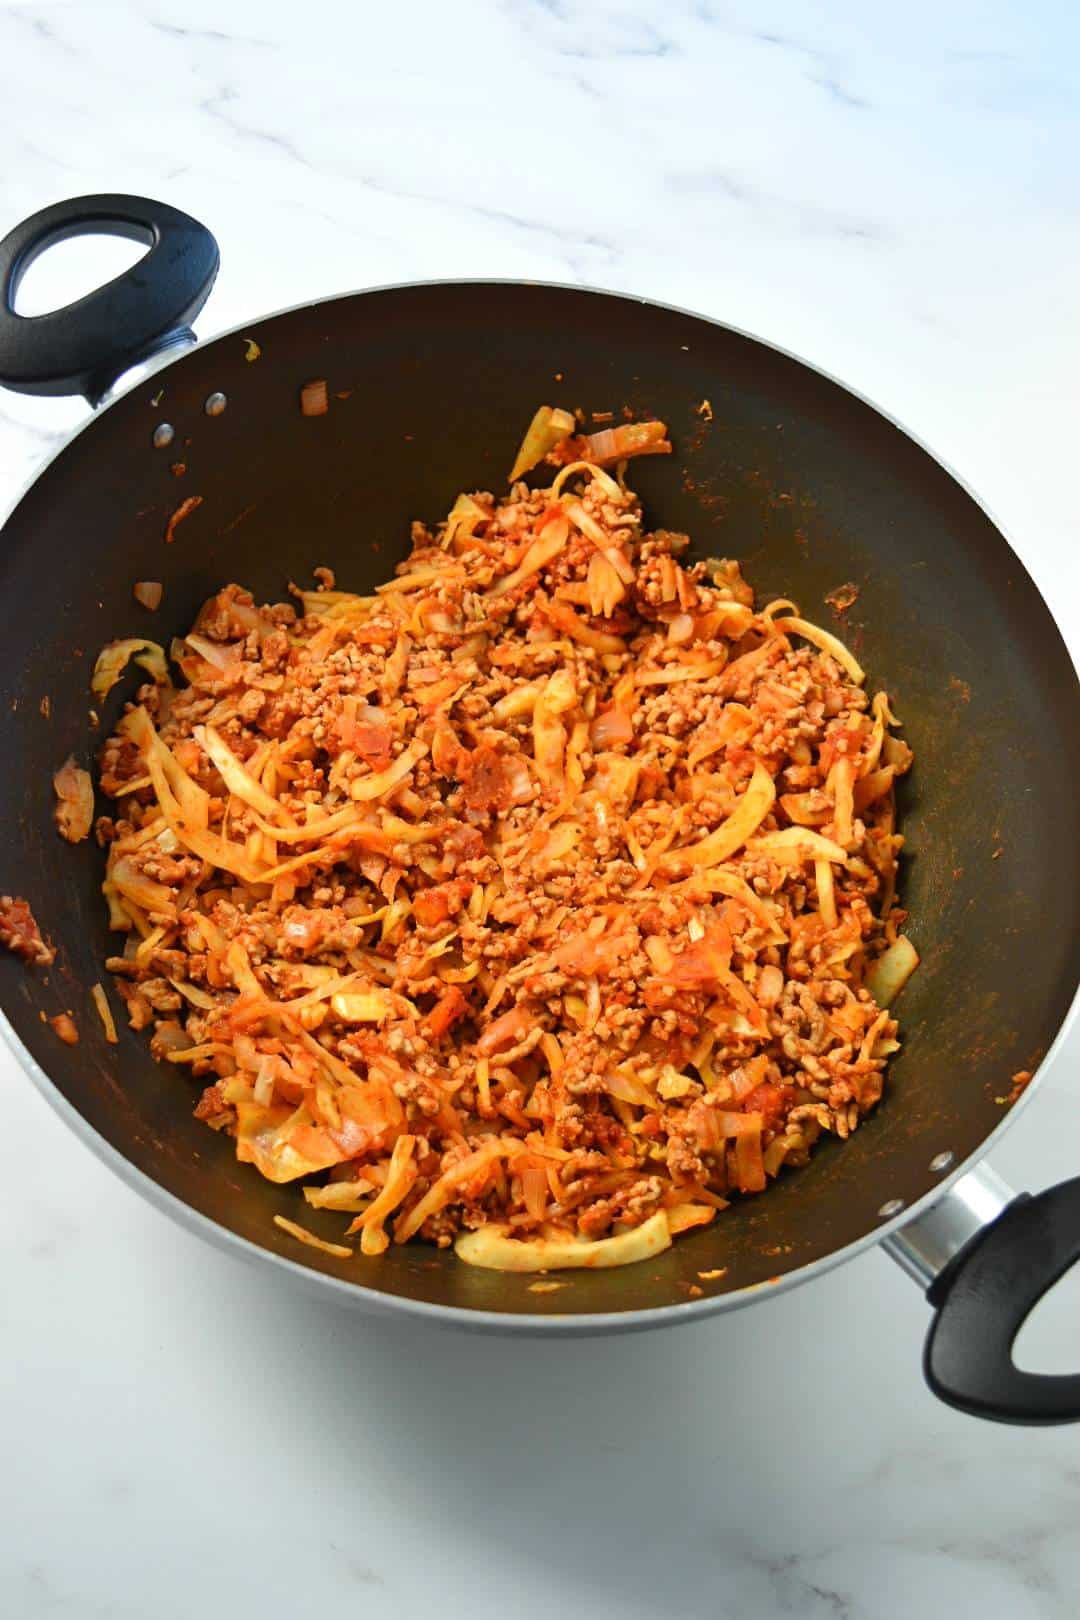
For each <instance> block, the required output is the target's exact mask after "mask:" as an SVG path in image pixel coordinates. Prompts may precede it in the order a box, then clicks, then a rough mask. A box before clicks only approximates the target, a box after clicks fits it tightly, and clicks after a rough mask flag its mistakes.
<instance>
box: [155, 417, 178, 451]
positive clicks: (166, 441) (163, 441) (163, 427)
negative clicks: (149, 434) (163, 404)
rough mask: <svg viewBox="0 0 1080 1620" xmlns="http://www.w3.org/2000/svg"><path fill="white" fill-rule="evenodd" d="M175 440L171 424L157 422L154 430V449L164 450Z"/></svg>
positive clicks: (174, 431)
mask: <svg viewBox="0 0 1080 1620" xmlns="http://www.w3.org/2000/svg"><path fill="white" fill-rule="evenodd" d="M175 438H176V429H175V428H174V427H173V425H172V423H171V422H159V423H158V425H157V427H156V428H155V429H154V449H155V450H164V449H166V448H167V447H168V446H169V445H170V444H172V442H173V440H174V439H175Z"/></svg>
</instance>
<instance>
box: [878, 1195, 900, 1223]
mask: <svg viewBox="0 0 1080 1620" xmlns="http://www.w3.org/2000/svg"><path fill="white" fill-rule="evenodd" d="M903 1207H904V1200H903V1199H902V1198H890V1199H889V1200H888V1201H887V1203H884V1204H882V1206H881V1208H880V1209H879V1210H878V1214H879V1215H880V1216H881V1218H882V1220H883V1221H890V1220H892V1218H893V1216H894V1215H899V1213H900V1211H901V1210H902V1209H903Z"/></svg>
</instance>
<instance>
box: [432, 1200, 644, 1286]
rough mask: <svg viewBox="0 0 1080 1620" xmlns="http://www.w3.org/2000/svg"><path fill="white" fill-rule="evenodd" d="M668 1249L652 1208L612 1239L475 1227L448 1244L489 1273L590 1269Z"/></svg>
mask: <svg viewBox="0 0 1080 1620" xmlns="http://www.w3.org/2000/svg"><path fill="white" fill-rule="evenodd" d="M670 1247H671V1230H670V1228H669V1226H668V1219H667V1214H666V1213H665V1211H664V1210H662V1209H661V1210H657V1212H656V1214H655V1215H650V1217H649V1219H648V1220H647V1221H642V1223H641V1225H640V1226H635V1227H633V1228H632V1229H631V1230H630V1231H629V1232H619V1233H617V1234H616V1236H615V1237H609V1238H597V1239H596V1240H594V1241H590V1240H588V1239H586V1238H575V1237H567V1238H530V1239H528V1240H523V1239H520V1238H511V1237H507V1235H506V1232H505V1231H504V1230H503V1228H502V1227H499V1226H480V1227H478V1228H477V1229H476V1231H475V1232H462V1233H461V1234H460V1236H459V1237H458V1239H457V1242H456V1243H455V1244H454V1253H455V1254H456V1255H457V1257H458V1259H459V1260H464V1261H465V1262H466V1264H468V1265H470V1266H485V1267H486V1268H487V1269H488V1270H491V1271H567V1270H570V1269H572V1268H578V1267H580V1268H581V1269H583V1270H588V1271H595V1270H600V1269H602V1268H606V1267H608V1266H629V1265H634V1264H635V1263H636V1262H637V1261H639V1260H650V1259H652V1258H653V1256H654V1255H658V1254H662V1253H663V1251H664V1250H665V1249H669V1248H670Z"/></svg>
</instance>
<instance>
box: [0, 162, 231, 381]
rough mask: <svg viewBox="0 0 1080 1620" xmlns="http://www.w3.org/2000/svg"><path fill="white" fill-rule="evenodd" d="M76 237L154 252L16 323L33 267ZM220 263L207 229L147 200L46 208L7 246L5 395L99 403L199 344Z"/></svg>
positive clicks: (1, 323) (1, 308)
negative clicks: (164, 357) (199, 318)
mask: <svg viewBox="0 0 1080 1620" xmlns="http://www.w3.org/2000/svg"><path fill="white" fill-rule="evenodd" d="M75 236H121V237H125V238H127V239H128V240H129V241H133V242H144V243H145V244H146V246H147V248H148V250H149V251H148V252H147V253H146V254H144V256H143V257H142V258H141V259H140V260H139V261H138V263H137V264H133V265H132V266H131V268H130V269H128V270H125V271H124V272H123V274H122V275H119V276H115V277H114V278H113V280H112V281H107V282H106V283H105V284H104V286H102V287H97V288H95V289H94V291H93V292H91V293H87V295H86V297H85V298H79V299H76V301H75V302H74V303H72V304H67V305H65V306H64V308H63V309H55V310H51V311H50V312H49V313H48V314H46V315H33V316H27V315H17V314H16V313H15V297H16V294H17V293H18V290H19V282H20V281H21V279H22V277H23V275H24V274H25V273H26V271H27V269H28V268H29V266H30V265H31V264H33V262H34V260H35V259H36V258H37V257H38V256H39V254H42V253H44V252H45V250H46V249H47V248H50V247H53V246H54V245H55V244H56V243H57V242H63V241H66V240H67V239H68V238H69V237H75ZM219 262H220V260H219V254H218V247H217V243H216V242H215V240H214V238H213V236H211V234H210V232H209V231H208V230H207V229H206V227H205V225H200V224H199V222H198V220H196V219H192V218H191V216H190V215H188V214H183V213H181V212H180V210H179V209H178V208H170V207H169V205H168V204H167V203H160V202H154V201H152V200H151V199H150V198H148V197H129V196H122V195H119V194H116V195H114V194H102V195H95V196H90V197H73V198H70V199H69V200H68V201H66V202H59V203H53V204H52V205H51V206H50V207H48V208H42V209H41V210H40V211H39V212H38V213H36V214H32V215H31V216H30V218H29V219H24V220H23V221H22V223H21V224H20V225H16V226H15V228H14V230H12V231H9V232H8V234H7V236H5V237H4V239H3V241H2V242H0V387H4V388H11V389H14V390H15V392H17V393H21V394H46V395H58V394H82V395H84V396H85V397H86V398H87V399H88V400H89V401H90V403H91V404H92V405H97V404H98V403H99V402H100V401H101V399H102V398H103V396H104V395H105V394H106V393H108V391H109V390H110V388H111V387H112V385H113V383H114V382H115V381H116V379H117V378H118V377H120V376H121V375H122V374H123V373H124V372H126V371H129V370H130V369H131V368H132V367H133V366H138V365H142V364H143V363H144V362H146V361H148V360H149V359H150V357H151V356H156V355H158V354H159V353H170V352H171V351H173V350H175V349H176V348H178V347H184V346H187V345H188V344H190V343H193V342H194V341H195V339H194V334H193V333H192V332H191V330H190V323H191V322H192V321H193V320H194V319H195V316H196V315H197V314H198V313H199V311H200V309H202V307H203V305H204V303H205V302H206V300H207V298H208V296H209V293H210V289H211V287H212V286H213V284H214V278H215V276H216V275H217V271H218V264H219Z"/></svg>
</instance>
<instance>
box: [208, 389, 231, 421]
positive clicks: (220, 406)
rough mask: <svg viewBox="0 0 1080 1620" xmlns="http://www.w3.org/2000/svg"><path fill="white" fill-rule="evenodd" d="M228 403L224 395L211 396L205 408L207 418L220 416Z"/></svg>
mask: <svg viewBox="0 0 1080 1620" xmlns="http://www.w3.org/2000/svg"><path fill="white" fill-rule="evenodd" d="M227 403H228V402H227V400H226V398H225V395H224V394H211V395H210V397H209V399H208V400H207V401H206V404H205V405H204V406H203V410H204V411H205V412H206V414H207V416H220V415H221V413H222V411H223V410H224V409H225V406H226V404H227Z"/></svg>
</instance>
